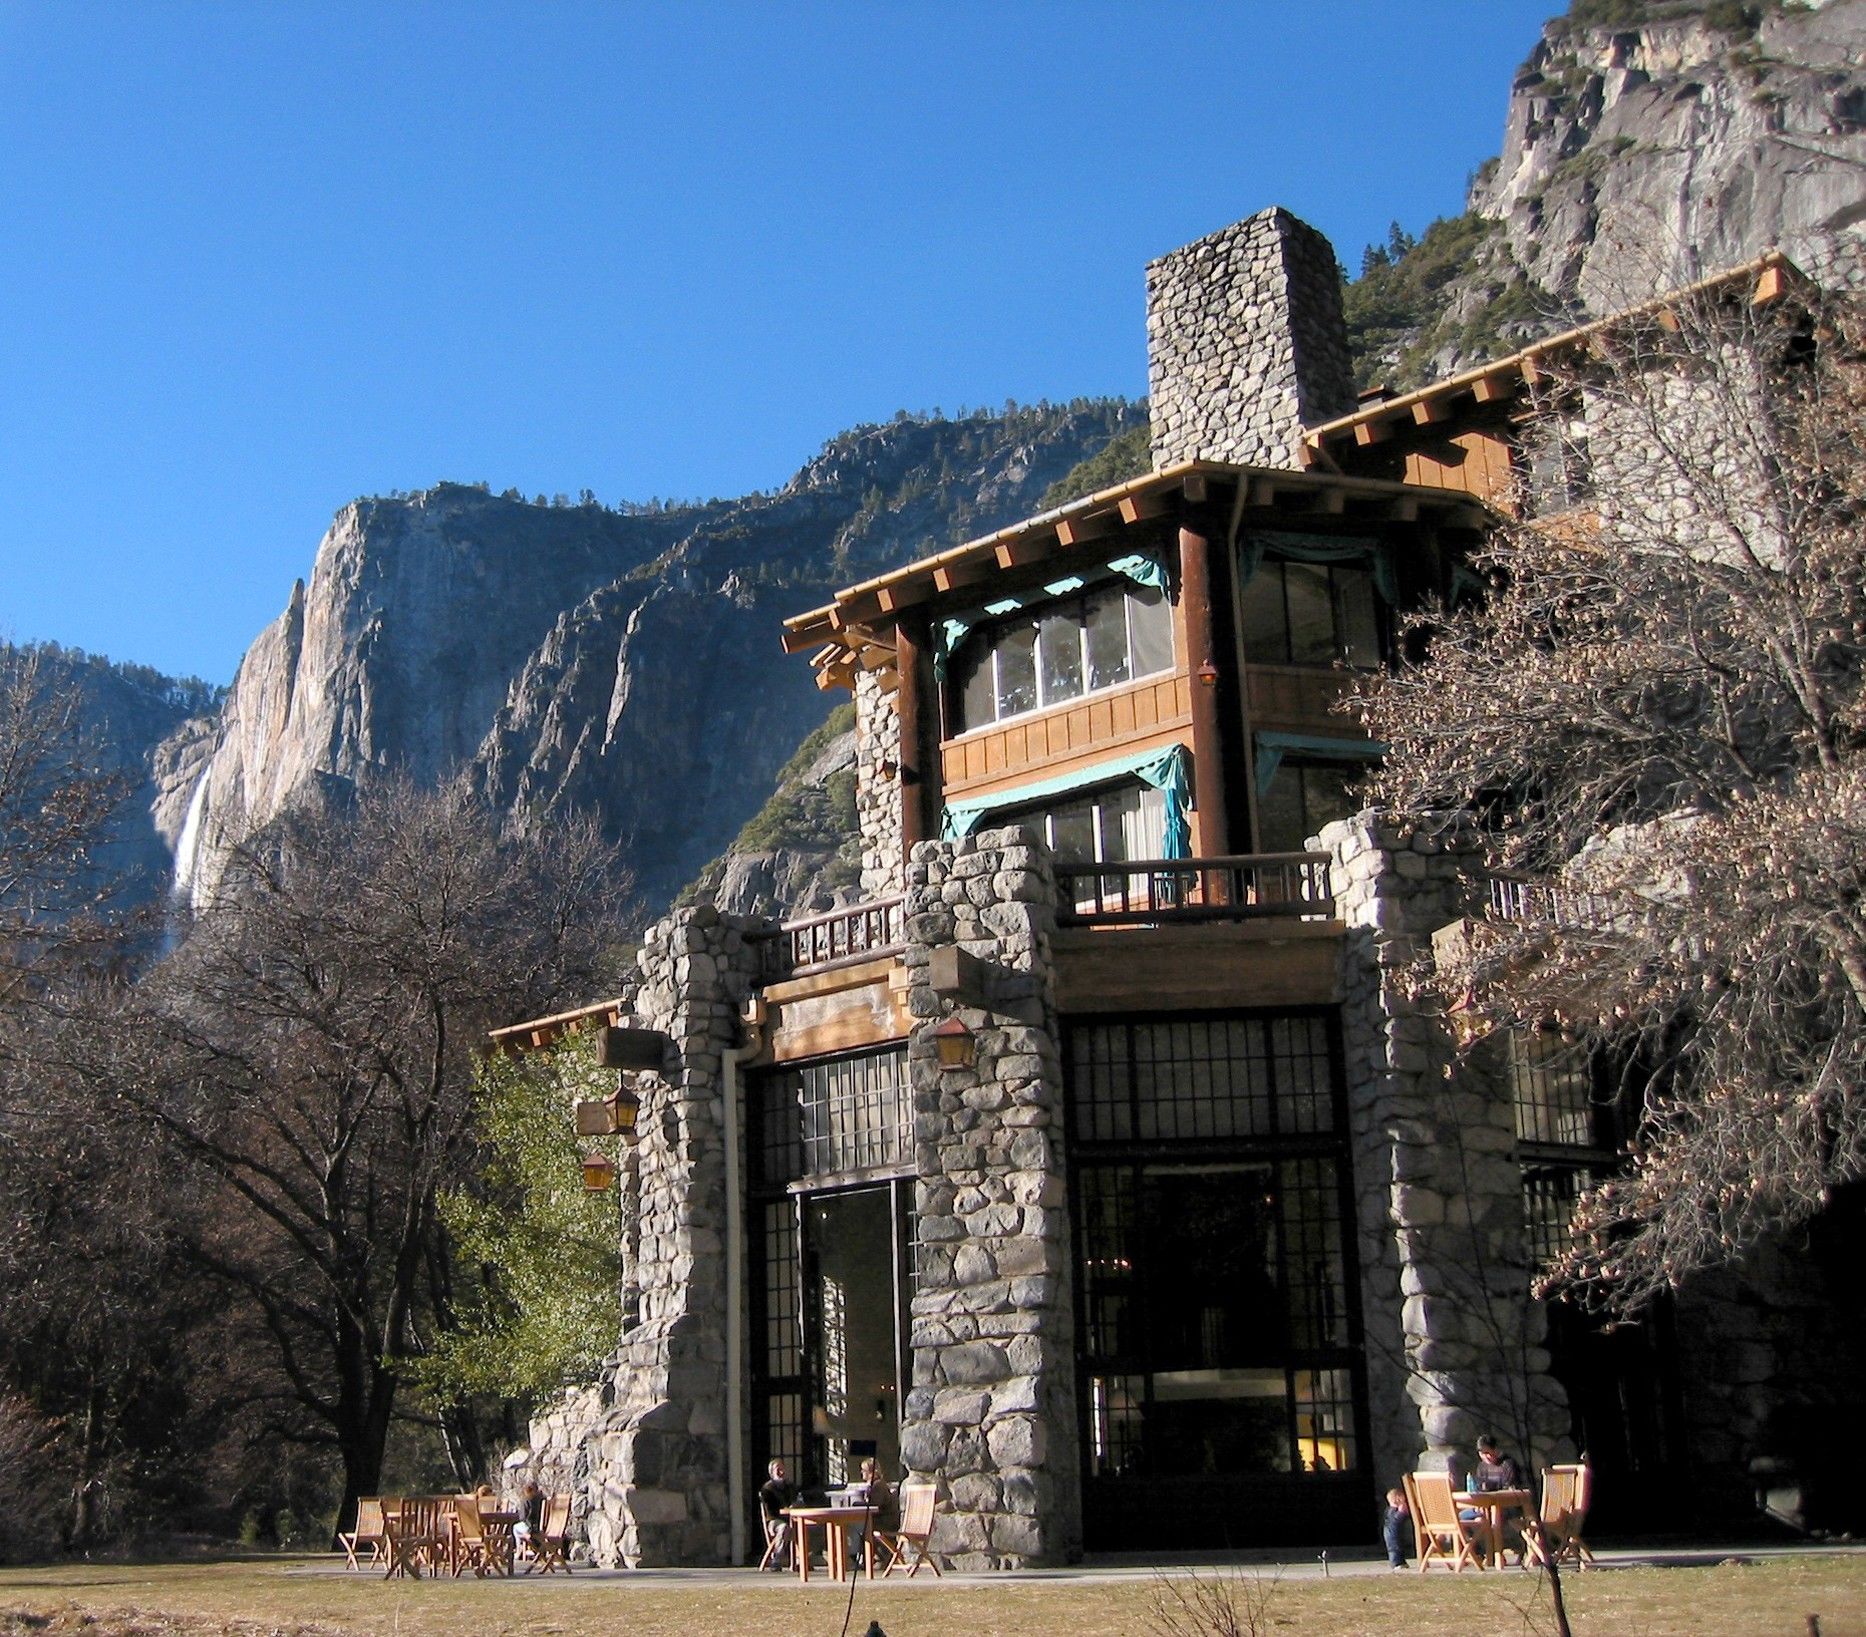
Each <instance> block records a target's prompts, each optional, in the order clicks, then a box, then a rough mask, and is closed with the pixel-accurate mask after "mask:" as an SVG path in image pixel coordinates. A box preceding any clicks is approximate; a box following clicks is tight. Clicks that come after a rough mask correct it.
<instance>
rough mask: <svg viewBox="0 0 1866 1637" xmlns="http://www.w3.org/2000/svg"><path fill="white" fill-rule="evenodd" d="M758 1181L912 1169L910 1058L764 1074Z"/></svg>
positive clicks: (876, 1055) (868, 1058)
mask: <svg viewBox="0 0 1866 1637" xmlns="http://www.w3.org/2000/svg"><path fill="white" fill-rule="evenodd" d="M757 1084H758V1091H759V1102H760V1107H759V1130H760V1132H761V1135H762V1138H763V1141H762V1143H761V1148H760V1162H759V1172H758V1175H759V1180H760V1181H761V1182H765V1183H784V1182H793V1181H796V1180H798V1179H800V1178H805V1177H823V1176H834V1175H838V1174H842V1173H846V1172H851V1171H867V1170H872V1169H874V1168H875V1167H878V1166H880V1167H887V1166H897V1165H903V1164H906V1163H907V1162H908V1161H909V1160H910V1159H911V1158H912V1154H913V1098H912V1095H911V1093H910V1092H909V1089H908V1084H907V1055H906V1053H905V1052H903V1051H900V1050H898V1049H895V1050H890V1051H882V1052H867V1053H864V1054H862V1055H861V1056H859V1057H839V1058H833V1059H829V1060H827V1061H824V1062H820V1063H805V1064H802V1065H801V1066H799V1067H797V1068H794V1069H779V1070H774V1071H771V1072H767V1073H765V1074H761V1075H760V1076H758V1081H757Z"/></svg>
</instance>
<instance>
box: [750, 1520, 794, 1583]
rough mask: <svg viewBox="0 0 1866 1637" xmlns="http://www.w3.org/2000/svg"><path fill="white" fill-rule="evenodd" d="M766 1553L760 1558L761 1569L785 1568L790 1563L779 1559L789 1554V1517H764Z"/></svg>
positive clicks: (759, 1565)
mask: <svg viewBox="0 0 1866 1637" xmlns="http://www.w3.org/2000/svg"><path fill="white" fill-rule="evenodd" d="M762 1521H763V1523H764V1526H765V1555H764V1556H763V1557H761V1558H760V1559H759V1560H758V1567H759V1569H760V1570H761V1571H763V1570H765V1569H783V1568H787V1567H788V1565H787V1564H785V1563H781V1562H779V1561H778V1560H779V1559H780V1558H784V1557H787V1556H789V1551H788V1548H789V1545H790V1537H791V1526H790V1519H789V1518H764V1519H762Z"/></svg>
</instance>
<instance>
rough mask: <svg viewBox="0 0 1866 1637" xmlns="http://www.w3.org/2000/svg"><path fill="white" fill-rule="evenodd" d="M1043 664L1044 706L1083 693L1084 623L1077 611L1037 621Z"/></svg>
mask: <svg viewBox="0 0 1866 1637" xmlns="http://www.w3.org/2000/svg"><path fill="white" fill-rule="evenodd" d="M1037 652H1038V654H1039V655H1040V656H1041V658H1042V661H1043V703H1044V704H1046V705H1057V704H1061V703H1062V702H1063V701H1064V700H1066V699H1074V698H1075V697H1076V696H1077V695H1079V694H1080V693H1081V692H1082V623H1081V620H1080V618H1079V616H1078V612H1077V610H1076V609H1074V608H1058V609H1053V610H1051V611H1049V612H1046V613H1045V614H1044V616H1043V617H1042V619H1040V620H1039V621H1038V622H1037Z"/></svg>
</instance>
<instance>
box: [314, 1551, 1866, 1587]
mask: <svg viewBox="0 0 1866 1637" xmlns="http://www.w3.org/2000/svg"><path fill="white" fill-rule="evenodd" d="M1343 1550H1352V1548H1339V1547H1335V1548H1330V1549H1329V1550H1328V1551H1327V1552H1323V1551H1322V1550H1321V1549H1320V1548H1319V1547H1318V1548H1316V1549H1314V1550H1307V1549H1303V1548H1292V1547H1284V1548H1282V1549H1280V1550H1278V1549H1265V1550H1262V1551H1251V1552H1233V1553H1229V1554H1226V1555H1223V1556H1212V1555H1210V1554H1197V1553H1190V1554H1183V1555H1180V1556H1175V1557H1158V1556H1148V1557H1143V1556H1141V1555H1139V1554H1128V1553H1123V1554H1107V1555H1103V1556H1098V1557H1092V1558H1088V1559H1086V1560H1085V1561H1083V1562H1081V1563H1077V1564H1071V1565H1069V1566H1068V1567H1066V1568H1060V1569H1007V1570H1002V1571H1000V1572H997V1573H994V1574H970V1575H967V1574H959V1573H957V1572H955V1571H954V1570H951V1569H948V1570H947V1571H946V1574H945V1577H944V1578H943V1579H942V1578H938V1577H936V1576H934V1575H933V1574H931V1573H924V1574H920V1575H917V1576H915V1577H914V1579H912V1580H911V1581H910V1580H907V1579H905V1578H904V1577H903V1576H900V1575H896V1576H895V1577H894V1578H893V1579H892V1580H891V1581H890V1582H889V1584H890V1585H893V1586H954V1585H958V1586H964V1585H1007V1584H1012V1585H1014V1584H1030V1583H1042V1582H1046V1581H1048V1582H1059V1583H1080V1582H1084V1581H1108V1582H1115V1581H1135V1580H1157V1579H1159V1578H1160V1577H1161V1576H1162V1575H1165V1576H1178V1575H1190V1574H1198V1575H1204V1576H1208V1577H1209V1576H1214V1575H1218V1576H1223V1575H1237V1574H1244V1575H1252V1574H1260V1575H1265V1576H1269V1577H1273V1578H1276V1579H1281V1580H1319V1579H1321V1578H1323V1577H1324V1576H1327V1577H1329V1578H1331V1579H1346V1578H1352V1577H1356V1576H1373V1575H1388V1574H1392V1573H1394V1571H1393V1570H1391V1569H1389V1568H1388V1567H1387V1565H1386V1560H1385V1558H1383V1557H1381V1556H1380V1555H1379V1554H1378V1553H1374V1552H1368V1553H1361V1554H1358V1555H1355V1556H1351V1557H1344V1556H1342V1555H1341V1553H1342V1551H1343ZM1594 1555H1595V1557H1596V1559H1597V1560H1598V1562H1599V1567H1600V1569H1601V1570H1602V1571H1609V1572H1610V1571H1612V1570H1615V1569H1629V1568H1667V1569H1677V1568H1693V1567H1706V1566H1709V1565H1712V1564H1717V1563H1730V1562H1760V1561H1762V1560H1764V1559H1767V1558H1784V1557H1811V1556H1812V1557H1858V1558H1866V1543H1855V1542H1818V1543H1810V1544H1807V1545H1800V1544H1791V1545H1763V1546H1689V1545H1672V1544H1661V1545H1653V1546H1629V1547H1600V1546H1596V1547H1595V1548H1594ZM288 1572H290V1573H292V1574H303V1575H337V1574H347V1573H350V1572H351V1571H349V1570H346V1569H345V1568H344V1567H343V1563H342V1559H341V1557H337V1558H335V1559H334V1560H333V1561H331V1562H328V1563H317V1564H312V1565H310V1566H308V1567H305V1568H302V1569H294V1570H291V1571H288ZM1408 1572H1409V1573H1410V1572H1412V1571H1411V1570H1408ZM1432 1572H1433V1573H1434V1574H1436V1573H1437V1571H1436V1570H1434V1571H1432ZM1499 1572H1500V1573H1502V1574H1503V1575H1504V1576H1505V1577H1506V1578H1507V1577H1521V1576H1522V1575H1523V1573H1524V1571H1522V1570H1518V1569H1516V1568H1513V1567H1512V1568H1506V1569H1503V1570H1501V1571H1499ZM1570 1572H1571V1573H1572V1572H1573V1571H1570ZM1582 1572H1583V1573H1588V1574H1591V1573H1594V1572H1595V1571H1594V1570H1583V1571H1582ZM376 1573H378V1574H380V1573H381V1571H380V1570H377V1571H376ZM517 1579H518V1580H519V1581H522V1582H524V1583H525V1584H527V1585H533V1586H587V1585H590V1584H592V1583H594V1584H601V1583H603V1582H605V1581H617V1580H630V1581H635V1582H637V1583H647V1582H650V1581H652V1582H655V1583H657V1584H665V1585H670V1586H709V1585H710V1586H731V1585H743V1584H746V1583H748V1582H755V1581H762V1582H764V1583H765V1584H767V1585H777V1584H782V1583H785V1582H788V1583H789V1584H791V1585H793V1586H795V1585H801V1584H802V1582H800V1581H799V1580H798V1579H797V1577H796V1576H795V1575H789V1574H787V1575H776V1574H771V1573H768V1572H767V1573H765V1574H760V1573H759V1572H758V1570H756V1569H752V1568H744V1569H718V1568H708V1569H595V1568H585V1567H578V1568H577V1569H576V1572H575V1573H574V1574H572V1575H568V1576H566V1575H561V1574H550V1575H527V1574H520V1575H518V1576H517ZM810 1584H811V1585H812V1586H818V1587H821V1586H826V1585H833V1584H835V1582H833V1581H831V1580H828V1579H826V1578H824V1577H822V1576H820V1575H817V1574H815V1573H814V1572H813V1574H812V1577H811V1580H810ZM877 1584H878V1582H877Z"/></svg>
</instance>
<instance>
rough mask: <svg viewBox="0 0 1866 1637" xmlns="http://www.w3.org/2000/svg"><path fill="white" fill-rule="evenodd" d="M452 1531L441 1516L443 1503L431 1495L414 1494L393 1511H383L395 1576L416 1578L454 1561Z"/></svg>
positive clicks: (388, 1575) (390, 1571)
mask: <svg viewBox="0 0 1866 1637" xmlns="http://www.w3.org/2000/svg"><path fill="white" fill-rule="evenodd" d="M452 1537H453V1531H452V1529H451V1528H450V1527H449V1526H448V1523H447V1520H446V1519H444V1518H443V1517H442V1516H441V1510H440V1503H439V1502H438V1501H437V1500H435V1499H433V1498H432V1497H430V1496H414V1495H411V1496H409V1497H407V1498H406V1499H404V1500H403V1501H402V1502H401V1503H400V1504H399V1505H398V1506H396V1507H395V1509H394V1510H393V1511H391V1510H390V1509H389V1508H388V1507H386V1506H385V1507H384V1508H383V1538H384V1546H385V1552H384V1555H385V1556H386V1557H387V1559H388V1564H389V1567H388V1568H387V1569H386V1570H385V1571H384V1572H383V1579H385V1580H387V1579H390V1578H391V1577H393V1576H395V1575H398V1574H399V1575H410V1576H413V1577H414V1578H416V1579H419V1578H420V1576H421V1571H422V1570H423V1569H424V1568H425V1569H438V1568H441V1567H442V1566H444V1565H446V1564H447V1563H448V1562H450V1561H451V1558H450V1548H451V1546H452Z"/></svg>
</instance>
